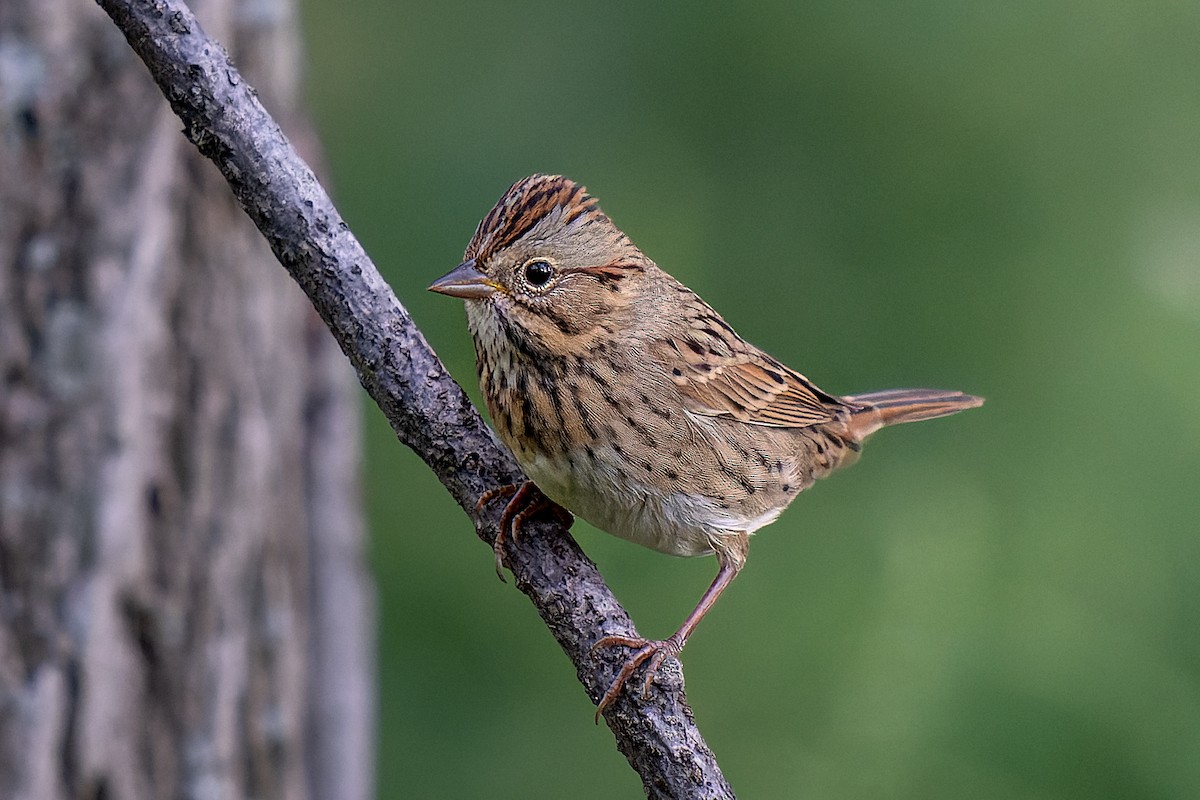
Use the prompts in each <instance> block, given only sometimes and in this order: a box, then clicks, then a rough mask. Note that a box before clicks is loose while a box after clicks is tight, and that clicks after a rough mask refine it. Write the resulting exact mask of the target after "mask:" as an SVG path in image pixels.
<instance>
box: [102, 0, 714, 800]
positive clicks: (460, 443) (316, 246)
mask: <svg viewBox="0 0 1200 800" xmlns="http://www.w3.org/2000/svg"><path fill="white" fill-rule="evenodd" d="M98 2H99V3H100V5H101V6H102V7H103V8H104V9H105V10H106V11H107V12H108V13H109V14H110V15H111V16H112V18H113V20H114V22H116V24H117V26H118V27H119V28H120V29H121V30H122V31H123V32H124V33H125V36H126V37H127V39H128V41H129V44H130V46H132V47H133V49H134V50H135V51H136V52H137V53H138V55H139V56H141V58H142V59H143V60H144V61H145V62H146V65H147V67H148V68H149V69H150V72H151V74H152V75H153V76H154V79H155V80H156V81H157V82H158V84H159V87H160V88H161V90H162V92H163V94H164V95H165V96H166V97H167V99H168V100H169V101H170V103H171V106H172V108H174V110H175V113H177V114H178V115H179V117H180V119H182V120H183V123H184V133H185V134H186V135H187V137H188V138H189V139H190V140H191V141H192V142H193V143H194V144H195V145H196V147H197V148H198V149H199V150H200V152H202V153H203V154H204V155H205V156H207V157H208V158H210V159H211V160H212V161H213V163H215V164H216V165H217V167H218V168H219V169H220V171H221V173H222V174H223V175H224V176H225V179H226V180H227V181H228V182H229V186H230V188H231V189H232V190H233V192H234V195H235V196H236V197H237V198H238V200H239V202H240V203H241V204H242V207H243V208H244V209H245V210H246V213H247V214H249V216H250V218H251V219H252V220H253V221H254V223H255V224H256V225H257V226H258V227H259V229H260V230H261V231H262V233H263V235H264V236H265V237H266V239H267V241H268V242H269V243H270V245H271V248H272V250H274V252H275V255H276V257H277V258H278V259H279V261H280V263H282V264H283V266H284V267H285V268H286V269H287V271H288V272H289V273H290V274H291V276H292V277H293V279H295V281H296V282H297V283H298V284H299V285H300V286H301V287H302V288H303V289H304V291H305V292H306V293H307V294H308V296H309V299H310V300H311V301H312V303H313V305H314V307H315V308H316V309H317V311H318V312H319V313H320V315H321V317H322V319H324V321H325V324H326V325H328V326H329V328H330V330H332V331H333V333H334V336H335V337H336V338H337V340H338V342H339V344H340V345H341V346H342V350H343V351H344V352H345V354H346V355H347V357H349V359H350V361H351V362H352V363H353V364H354V366H355V369H356V370H357V371H358V376H359V380H360V381H361V382H362V384H363V386H364V387H365V388H366V389H367V391H368V393H369V394H370V395H371V397H372V398H373V399H374V400H375V402H376V403H378V404H379V407H380V408H381V409H382V410H383V412H384V414H385V415H386V416H387V418H388V420H389V421H390V422H391V425H392V428H393V429H394V430H395V431H396V434H397V436H398V437H399V438H400V440H401V441H402V442H404V443H405V444H406V445H408V446H409V447H411V448H412V449H413V450H414V451H415V452H416V453H417V454H418V455H419V456H421V458H422V459H424V460H425V462H426V463H427V464H429V466H430V468H431V469H433V471H434V472H435V473H436V474H437V476H438V477H439V479H440V480H441V481H442V483H443V484H444V485H445V486H446V488H447V489H448V490H449V491H450V493H451V494H452V495H453V496H454V498H455V500H456V501H457V502H458V503H459V504H460V505H461V506H462V507H463V508H464V510H466V511H467V513H468V515H470V516H471V518H472V520H473V521H474V523H475V525H476V528H477V530H478V532H479V535H480V537H481V538H483V539H484V540H485V541H487V542H489V543H490V542H491V541H492V540H493V539H494V537H495V525H496V522H497V519H498V517H499V513H500V508H498V507H490V508H487V509H485V510H484V512H483V513H482V515H479V514H476V512H475V511H474V507H475V502H476V500H477V499H478V498H479V496H480V495H481V494H482V493H483V492H484V491H485V490H487V489H490V488H493V487H495V486H498V485H502V484H507V483H513V482H516V481H519V480H522V479H523V476H522V475H521V473H520V471H519V470H518V468H517V466H516V463H515V462H514V461H513V459H512V456H511V455H509V454H508V453H507V452H506V451H505V450H503V448H501V447H500V446H499V445H498V444H497V443H496V440H495V438H494V437H493V436H492V434H491V432H490V431H489V430H488V428H487V426H486V425H484V424H483V422H482V420H481V419H480V418H479V415H478V414H477V413H476V412H475V410H474V409H473V408H472V406H471V404H470V402H469V400H468V399H467V397H466V395H465V394H463V392H462V390H461V388H460V387H459V386H458V385H457V384H455V383H454V381H453V379H452V378H451V377H450V376H449V374H448V373H447V372H446V370H445V368H444V367H443V366H442V364H441V362H440V361H438V359H437V356H436V355H434V353H433V352H432V351H431V350H430V348H429V345H428V344H427V343H426V342H425V340H424V337H422V336H421V333H420V331H418V330H417V329H416V327H415V326H414V325H413V323H412V320H411V318H410V317H409V316H408V313H407V312H406V311H405V310H404V308H403V306H401V305H400V303H399V301H397V300H396V298H395V296H394V295H393V294H392V292H391V290H390V289H389V288H388V286H387V285H386V284H385V283H384V281H383V278H382V277H381V276H380V275H379V272H378V271H377V270H376V269H375V266H374V265H373V264H372V263H371V261H370V259H369V258H368V257H367V255H366V254H365V253H364V252H363V249H362V247H361V246H360V245H359V243H358V242H357V241H356V240H355V239H354V237H353V236H352V235H351V234H350V232H349V230H348V228H347V227H346V224H345V223H344V222H343V221H342V219H341V217H340V216H339V215H338V213H337V211H336V209H334V207H333V205H332V203H331V202H330V200H329V197H328V196H327V195H326V193H325V191H324V190H323V189H322V188H321V186H320V184H319V183H318V182H317V180H316V178H315V177H314V176H313V174H312V172H311V170H309V168H308V167H307V166H306V165H305V164H304V162H303V161H302V160H301V159H300V158H299V157H298V156H297V155H296V153H295V152H294V150H293V149H292V147H291V146H290V144H289V143H288V141H287V139H286V138H285V137H284V135H283V134H282V132H281V131H280V128H279V126H278V125H277V124H276V123H275V122H274V121H273V120H272V119H271V117H270V116H269V115H268V114H267V113H266V111H265V110H264V108H263V107H262V105H261V104H260V103H259V101H258V98H257V97H256V95H255V92H254V90H253V89H251V88H250V87H249V86H247V85H246V83H245V81H244V80H242V78H241V76H240V75H239V73H238V72H237V70H236V69H235V68H234V66H233V65H232V64H231V63H230V61H229V58H228V56H227V55H226V53H225V52H224V50H223V49H222V48H221V47H220V45H218V44H217V43H216V42H215V41H214V40H212V39H210V38H209V37H208V36H207V35H206V34H205V32H204V31H203V30H201V29H200V27H199V26H198V24H197V23H196V20H195V19H194V18H193V17H192V15H191V13H190V12H189V10H188V8H187V6H186V5H184V4H183V3H182V2H180V0H98ZM495 505H496V506H499V505H500V504H495ZM522 534H523V535H522V537H521V546H520V547H519V548H516V549H515V550H514V551H511V552H512V554H513V557H512V562H513V572H514V575H515V577H516V583H517V587H518V588H519V589H521V591H523V592H524V593H525V594H527V595H528V596H529V597H530V599H531V600H532V601H533V603H534V605H535V607H536V608H537V611H538V613H539V614H540V615H541V616H542V619H543V620H544V621H545V622H546V624H547V626H548V627H549V629H550V631H551V633H552V634H553V635H554V637H555V638H556V639H557V641H558V643H559V644H560V645H561V646H562V648H563V651H564V652H565V653H566V654H567V656H568V657H569V658H570V659H571V661H572V663H573V664H574V665H575V669H576V672H577V674H578V676H579V680H580V682H581V683H582V684H583V686H584V688H585V690H586V691H587V693H588V695H589V697H591V698H592V701H593V702H596V701H598V700H599V698H600V697H601V696H602V695H603V693H604V690H605V689H606V688H607V686H608V684H609V682H610V681H611V680H612V678H613V676H614V675H615V674H616V672H617V671H618V670H619V669H620V666H621V664H622V663H623V657H624V655H623V653H621V652H617V649H616V648H611V649H608V650H605V651H602V652H601V653H600V654H599V655H597V656H593V655H592V653H591V650H590V648H591V645H592V644H593V643H594V642H596V641H597V640H598V639H600V638H601V637H603V636H605V635H607V634H621V635H634V633H635V632H634V630H633V626H632V624H631V622H630V620H629V617H628V615H627V614H626V613H625V611H624V609H622V608H621V606H620V605H619V604H618V603H617V601H616V599H615V598H614V597H613V595H612V593H611V592H610V591H609V589H608V587H607V586H606V585H605V583H604V580H603V579H602V578H601V576H600V574H599V572H598V571H597V570H596V567H595V565H594V564H592V562H591V561H590V560H588V558H587V557H586V556H584V555H583V553H582V552H581V551H580V550H579V548H578V546H577V545H576V544H575V542H574V540H573V539H571V537H570V535H569V534H568V533H567V532H566V531H565V530H562V529H560V528H557V527H555V526H553V525H550V524H540V525H530V526H527V527H526V528H524V529H523V531H522ZM677 663H678V662H669V665H668V666H667V667H665V668H664V669H663V670H662V671H661V672H660V673H659V676H658V678H656V680H655V682H654V683H653V684H652V686H651V691H650V696H649V697H648V698H645V699H643V698H642V697H641V696H640V693H638V692H629V691H627V692H625V693H624V694H623V695H622V696H621V698H620V699H619V700H618V701H617V702H616V703H614V704H613V706H612V707H610V708H609V709H608V710H607V711H606V712H605V719H606V720H607V722H608V724H609V727H610V728H611V729H612V731H613V733H614V735H615V736H616V740H617V746H618V747H619V748H620V750H621V752H622V753H624V754H625V756H626V758H628V760H629V762H630V764H631V765H632V766H633V767H634V769H635V770H637V772H638V773H639V775H640V776H641V778H642V782H643V785H644V787H645V789H646V792H647V794H648V795H649V796H651V797H655V798H659V797H663V798H665V797H681V798H682V797H689V798H690V797H714V798H718V797H719V798H725V797H732V796H733V793H732V791H731V790H730V788H729V785H728V783H727V782H726V781H725V779H724V777H723V776H722V774H721V771H720V769H719V767H718V765H717V762H716V759H715V757H714V756H713V754H712V751H711V750H710V749H709V748H708V746H707V744H705V742H704V739H703V738H702V737H701V735H700V731H699V729H698V728H697V727H696V725H695V721H694V719H693V717H692V712H691V709H690V708H689V707H688V705H687V701H686V699H685V698H684V695H683V691H682V688H683V687H682V684H683V680H682V673H681V671H680V670H679V669H678V666H677Z"/></svg>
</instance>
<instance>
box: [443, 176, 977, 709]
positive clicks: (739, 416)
mask: <svg viewBox="0 0 1200 800" xmlns="http://www.w3.org/2000/svg"><path fill="white" fill-rule="evenodd" d="M430 288H431V289H432V290H433V291H435V292H441V293H442V294H448V295H452V296H454V297H461V298H463V299H465V300H466V301H467V302H466V306H467V324H468V326H469V328H470V330H471V334H472V336H474V338H475V353H476V364H477V367H478V372H479V382H480V384H481V385H482V387H483V392H484V395H485V397H486V398H487V406H488V411H489V412H491V416H492V421H493V422H494V423H495V425H496V430H497V431H498V432H499V434H500V438H501V439H503V440H504V442H505V444H507V445H508V446H509V448H511V449H512V452H513V454H514V455H515V456H516V458H517V461H519V462H520V464H521V466H522V467H523V468H524V469H525V472H526V473H527V474H528V476H529V477H530V479H531V480H532V483H531V484H530V483H527V484H525V485H524V486H522V487H519V489H518V488H517V487H505V488H504V489H500V490H495V491H493V492H489V493H488V494H486V495H485V496H484V498H483V499H482V501H481V502H487V500H489V499H491V498H492V497H494V496H496V495H498V494H510V495H511V494H515V496H514V497H513V498H512V500H511V501H510V502H509V504H508V506H507V507H506V509H505V513H504V515H503V517H502V518H501V526H500V535H499V536H498V537H497V539H496V554H497V566H498V568H499V564H500V563H501V561H500V559H501V557H502V553H503V547H504V543H505V539H506V538H515V537H516V534H517V531H518V530H519V528H520V524H521V521H522V520H523V519H524V518H526V517H527V516H528V515H529V514H531V513H533V512H534V511H537V510H540V509H543V508H547V507H549V508H551V509H552V510H554V511H555V512H556V513H558V514H560V516H565V517H567V518H568V520H569V515H568V514H565V512H563V511H562V509H561V508H560V506H561V507H565V508H567V509H570V510H571V511H573V512H575V513H576V514H579V515H580V516H582V517H583V518H584V519H586V520H587V521H588V522H590V523H592V524H593V525H595V526H597V527H599V528H602V529H604V530H606V531H608V532H610V533H613V534H616V535H617V536H622V537H624V538H626V539H629V540H631V541H634V542H637V543H639V544H642V545H645V546H647V547H652V548H654V549H655V550H660V551H662V552H664V553H670V554H672V555H677V556H698V555H706V554H709V553H715V554H716V556H717V563H718V564H719V566H720V569H719V571H718V572H717V577H716V579H715V580H714V581H713V583H712V585H711V586H710V587H709V589H708V591H707V592H705V593H704V596H703V597H702V598H701V599H700V603H699V604H698V605H697V606H696V608H695V610H694V611H693V612H692V613H691V615H689V616H688V618H687V619H686V620H685V621H684V623H683V625H682V626H681V627H680V628H679V630H678V631H676V632H675V633H674V634H673V635H672V636H671V637H670V638H668V639H666V640H663V641H647V640H644V639H632V638H627V637H621V636H608V637H605V638H603V639H601V640H600V641H598V642H596V644H595V647H597V648H599V647H608V646H624V647H629V648H632V649H633V652H632V653H631V655H630V657H629V659H628V661H627V662H626V663H625V666H624V667H623V669H622V670H621V672H620V674H619V675H618V676H617V678H616V679H615V680H614V681H613V683H612V685H611V686H610V687H609V689H608V692H607V693H606V694H605V695H604V697H603V698H602V699H601V701H600V704H599V708H598V709H597V712H596V713H597V717H598V716H599V713H600V711H602V710H603V709H604V708H605V707H606V706H607V705H608V704H609V703H611V702H612V701H613V700H614V699H615V698H616V697H617V695H618V694H619V693H620V691H621V687H622V686H624V684H625V682H626V681H627V680H628V679H629V678H630V676H631V675H632V674H633V673H634V671H635V670H636V669H637V668H638V667H639V665H641V664H642V663H643V662H645V661H646V660H647V659H649V660H650V663H649V665H648V667H647V670H646V676H645V683H644V685H643V689H645V688H648V687H649V684H650V681H651V679H652V678H653V676H654V673H655V671H656V670H657V669H658V667H659V665H660V664H661V663H662V661H663V659H664V658H666V657H667V656H668V655H671V656H674V655H678V653H679V652H680V651H681V650H682V649H683V646H684V643H685V642H686V641H687V638H688V636H690V635H691V633H692V631H693V629H694V628H695V627H696V624H697V623H698V622H699V621H700V619H701V618H702V617H703V616H704V614H705V612H707V611H708V610H709V608H711V607H712V605H713V603H714V602H715V601H716V599H717V597H718V596H719V595H720V594H721V592H722V591H723V590H724V589H725V587H726V586H728V585H729V582H730V581H732V580H733V577H734V576H735V575H737V573H738V570H740V569H741V568H742V565H743V564H745V562H746V551H747V545H748V543H749V538H750V534H751V533H753V532H754V531H756V530H758V529H759V528H761V527H763V526H764V525H766V524H768V523H770V522H772V521H774V520H775V518H776V517H778V516H779V514H780V513H781V512H782V511H783V509H784V508H785V507H787V505H788V503H790V502H791V501H792V500H793V499H795V497H796V495H797V494H799V493H800V492H801V491H802V490H804V489H806V488H808V487H809V486H810V485H812V483H813V481H814V480H816V479H817V478H820V477H823V476H825V475H827V474H828V473H829V472H831V471H832V470H834V469H836V468H837V467H839V466H842V465H845V464H848V463H850V462H851V461H852V460H853V459H854V458H855V456H856V455H857V454H858V451H859V449H860V448H861V446H862V442H863V440H864V439H865V438H866V437H867V436H868V435H870V434H871V433H873V432H874V431H876V430H878V429H879V428H882V427H883V426H885V425H891V424H894V423H897V422H912V421H915V420H922V419H930V418H932V417H940V416H944V415H946V414H954V413H956V412H958V411H962V410H964V409H967V408H974V407H975V406H978V405H980V404H981V403H982V402H983V400H982V399H980V398H978V397H972V396H971V395H967V394H962V393H960V392H947V391H939V390H933V389H896V390H892V391H885V392H873V393H870V394H861V395H853V396H847V397H838V396H836V395H832V394H827V393H826V392H823V391H821V390H820V389H818V388H817V387H816V386H814V385H813V384H812V383H811V382H810V381H809V380H808V379H807V378H805V377H804V376H803V375H801V374H800V373H798V372H795V371H793V370H791V369H789V368H788V367H786V366H784V365H783V364H781V363H780V362H778V361H776V360H775V359H774V358H772V357H771V356H769V355H767V354H766V353H764V352H762V351H761V350H759V349H758V348H757V347H755V346H753V345H751V344H749V343H748V342H746V341H744V340H743V339H742V338H741V337H739V336H738V335H737V333H735V332H734V330H733V328H731V327H730V326H729V324H728V323H727V322H725V320H724V319H722V318H721V315H720V314H718V313H717V312H716V311H714V310H713V309H712V308H710V307H709V305H708V304H707V303H705V302H704V301H703V300H701V299H700V298H699V297H697V296H696V294H695V293H694V292H693V291H692V290H690V289H688V288H687V287H686V286H684V285H682V284H681V283H679V282H678V281H677V280H675V279H674V278H672V277H671V276H670V275H668V274H667V273H665V272H663V271H662V270H661V269H659V268H658V266H657V265H655V263H654V262H653V261H651V260H650V259H649V258H647V257H646V256H645V255H644V254H643V253H642V252H641V251H640V250H639V249H638V248H637V247H636V246H634V244H633V242H631V241H630V240H629V237H628V236H626V235H625V234H624V233H622V232H621V231H620V230H618V229H617V227H616V226H615V225H614V224H613V223H612V222H611V221H610V220H609V218H608V217H607V216H605V215H604V213H603V212H602V211H601V210H600V208H599V206H598V205H597V203H596V201H595V200H594V199H593V198H592V197H590V196H588V194H586V192H585V191H584V189H583V187H581V186H579V185H577V184H575V183H573V182H572V181H570V180H568V179H566V178H563V177H558V176H547V175H534V176H532V177H530V178H525V179H524V180H520V181H517V182H516V183H515V184H513V185H512V187H511V188H510V189H509V190H508V191H507V192H505V193H504V196H503V197H501V198H500V202H498V203H497V204H496V207H495V208H493V209H492V210H491V211H490V212H488V215H487V216H486V217H484V219H483V221H482V222H480V223H479V227H478V228H477V229H476V230H475V236H474V237H473V238H472V239H471V243H470V244H469V245H467V251H466V255H465V260H464V261H463V263H462V264H460V265H459V266H458V267H457V268H456V269H454V270H453V271H451V272H450V273H449V274H447V275H446V276H444V277H442V278H440V279H439V280H438V281H437V282H436V283H434V284H433V286H431V287H430ZM547 498H548V499H547ZM551 501H552V502H551Z"/></svg>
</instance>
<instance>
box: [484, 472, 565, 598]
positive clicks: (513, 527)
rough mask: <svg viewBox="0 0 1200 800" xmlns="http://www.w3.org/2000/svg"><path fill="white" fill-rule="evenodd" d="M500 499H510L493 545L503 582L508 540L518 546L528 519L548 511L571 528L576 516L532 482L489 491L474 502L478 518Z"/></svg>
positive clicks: (498, 574)
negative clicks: (490, 504) (487, 507)
mask: <svg viewBox="0 0 1200 800" xmlns="http://www.w3.org/2000/svg"><path fill="white" fill-rule="evenodd" d="M498 497H508V498H511V499H510V500H509V501H508V503H506V504H505V506H504V512H503V513H502V514H501V515H500V525H499V528H498V530H497V531H496V539H495V541H494V542H492V552H493V553H495V555H496V577H498V578H500V581H501V582H504V571H503V570H504V543H505V542H506V541H508V540H509V539H512V542H513V544H516V543H517V538H518V537H519V535H520V531H521V526H522V525H524V524H525V521H526V520H528V519H530V518H531V517H532V516H533V515H534V514H537V513H538V512H540V511H549V512H550V513H551V514H552V515H553V516H554V519H555V521H556V522H558V523H559V524H560V525H562V526H563V527H564V528H570V527H571V524H572V523H574V522H575V517H573V516H571V512H570V511H567V510H566V509H565V508H563V507H562V506H560V505H559V504H558V503H555V502H554V501H553V500H551V499H550V498H549V497H546V495H544V494H542V490H541V489H539V488H538V487H537V486H536V485H535V484H534V482H533V481H525V482H524V483H510V484H507V485H506V486H498V487H496V488H495V489H489V490H488V491H486V492H484V493H483V494H482V495H481V496H480V498H479V500H478V501H477V502H476V503H475V514H476V515H477V516H478V514H479V513H480V512H481V511H483V509H484V507H486V506H487V505H488V504H489V503H491V502H492V501H493V500H495V499H496V498H498Z"/></svg>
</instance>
